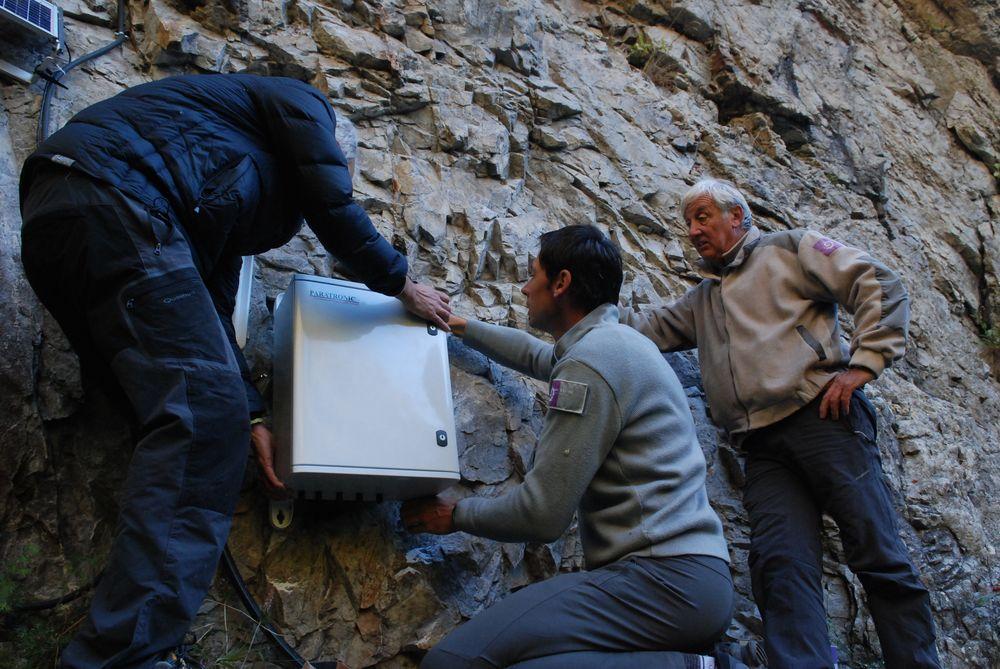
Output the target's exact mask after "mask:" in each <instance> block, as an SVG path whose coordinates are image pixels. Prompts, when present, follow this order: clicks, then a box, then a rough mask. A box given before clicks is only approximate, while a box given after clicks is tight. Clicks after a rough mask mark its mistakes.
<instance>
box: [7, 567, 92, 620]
mask: <svg viewBox="0 0 1000 669" xmlns="http://www.w3.org/2000/svg"><path fill="white" fill-rule="evenodd" d="M100 580H101V574H98V575H97V576H96V577H95V578H94V580H93V581H91V582H90V583H87V584H86V585H81V586H80V587H79V588H77V589H76V590H74V591H72V592H68V593H66V594H65V595H62V596H61V597H53V598H52V599H43V600H42V601H39V602H28V603H26V604H16V605H14V606H12V607H11V611H13V612H14V613H26V612H28V611H45V610H46V609H54V608H55V607H57V606H59V605H60V604H67V603H69V602H72V601H73V600H74V599H76V598H77V597H79V596H80V595H82V594H83V593H85V592H87V591H88V590H90V589H91V588H93V587H94V586H95V585H97V582H98V581H100Z"/></svg>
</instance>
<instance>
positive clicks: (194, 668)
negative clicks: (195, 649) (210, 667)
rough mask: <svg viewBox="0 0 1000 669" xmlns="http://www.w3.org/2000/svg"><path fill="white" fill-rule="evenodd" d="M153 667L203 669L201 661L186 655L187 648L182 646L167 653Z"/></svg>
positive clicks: (155, 668)
mask: <svg viewBox="0 0 1000 669" xmlns="http://www.w3.org/2000/svg"><path fill="white" fill-rule="evenodd" d="M153 669H203V666H202V664H201V662H199V661H197V660H195V659H194V658H191V657H188V649H187V648H186V647H184V646H181V647H179V648H176V649H174V650H172V651H170V652H169V653H167V654H166V655H165V656H164V657H163V658H162V659H161V660H160V661H158V662H157V663H156V664H154V665H153Z"/></svg>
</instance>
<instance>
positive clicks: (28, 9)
mask: <svg viewBox="0 0 1000 669" xmlns="http://www.w3.org/2000/svg"><path fill="white" fill-rule="evenodd" d="M58 15H59V10H58V8H57V7H56V6H55V5H53V4H51V3H48V2H45V1H44V0H0V18H4V19H10V20H13V21H14V22H15V23H18V24H20V25H22V26H24V27H26V28H29V29H31V30H34V31H36V32H41V33H44V34H45V35H46V36H48V37H50V38H53V39H57V40H58V39H59V22H58Z"/></svg>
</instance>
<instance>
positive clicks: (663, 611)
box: [402, 226, 743, 669]
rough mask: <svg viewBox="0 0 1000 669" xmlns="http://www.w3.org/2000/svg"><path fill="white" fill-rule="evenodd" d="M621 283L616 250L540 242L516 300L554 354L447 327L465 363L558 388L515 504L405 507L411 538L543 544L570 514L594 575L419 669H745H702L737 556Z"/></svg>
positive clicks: (468, 628)
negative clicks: (453, 535)
mask: <svg viewBox="0 0 1000 669" xmlns="http://www.w3.org/2000/svg"><path fill="white" fill-rule="evenodd" d="M621 283H622V265H621V258H620V256H619V254H618V250H617V249H616V248H615V247H614V246H613V245H612V244H611V242H610V241H609V240H608V238H607V237H606V236H604V234H602V233H601V232H600V231H599V230H597V229H596V228H594V227H592V226H570V227H566V228H562V229H560V230H556V231H554V232H549V233H546V234H544V235H542V236H541V249H540V251H539V255H538V258H537V259H536V260H535V261H534V265H533V276H532V277H531V279H530V281H529V282H528V283H527V284H526V285H525V286H524V288H523V289H522V292H523V293H524V294H525V295H526V296H527V302H528V319H529V322H530V324H531V325H532V326H533V327H535V328H537V329H539V330H543V331H545V332H547V333H549V334H551V335H552V337H553V338H554V339H555V341H556V343H555V345H554V346H553V345H551V344H547V343H545V342H542V341H541V340H539V339H536V338H534V337H532V336H530V335H528V334H526V333H524V332H521V331H518V330H514V329H511V328H506V327H500V326H496V325H488V324H485V323H480V322H476V321H468V322H467V321H465V319H462V318H459V317H453V318H452V319H451V321H450V322H449V325H450V326H451V328H452V331H453V333H455V334H457V335H459V336H462V337H464V339H465V341H466V343H467V344H469V345H470V346H471V347H473V348H475V349H477V350H479V351H482V352H483V353H485V354H486V355H488V356H490V357H491V358H493V359H494V360H496V361H498V362H499V363H501V364H503V365H505V366H507V367H510V368H512V369H515V370H517V371H520V372H522V373H524V374H528V375H530V376H533V377H535V378H538V379H544V380H547V381H548V382H549V399H548V411H547V414H546V416H545V425H544V427H543V429H542V433H541V436H540V438H539V441H538V446H537V449H536V452H535V462H534V465H533V467H532V468H531V470H530V471H529V472H528V473H527V475H526V476H525V479H524V482H523V483H521V484H520V485H518V486H517V487H516V488H514V489H513V490H510V491H509V492H507V493H506V494H504V495H501V496H499V497H469V498H465V499H462V500H460V501H458V502H457V503H456V502H454V501H450V500H448V499H445V498H442V497H437V498H430V499H424V500H418V501H415V502H408V503H406V504H404V506H403V511H402V517H403V522H404V525H405V526H406V527H407V529H409V530H410V531H411V532H434V533H438V534H445V533H449V532H454V531H459V530H461V531H465V532H469V533H472V534H476V535H479V536H483V537H488V538H491V539H496V540H498V541H544V542H549V541H555V540H556V539H557V538H559V537H560V536H561V535H562V533H563V532H564V531H565V530H566V528H567V527H569V525H570V522H571V521H572V519H573V515H574V513H576V514H578V518H579V527H580V538H581V541H582V544H583V551H584V557H585V559H586V563H587V568H588V569H589V571H586V572H579V573H568V574H561V575H559V576H556V577H554V578H551V579H549V580H547V581H544V582H541V583H536V584H533V585H531V586H528V587H526V588H524V589H522V590H520V591H518V592H516V593H515V594H512V595H510V596H508V597H507V598H506V599H504V600H503V601H501V602H500V603H498V604H496V605H495V606H493V607H491V608H489V609H487V610H486V611H484V612H482V613H480V614H479V615H477V616H476V617H475V618H473V619H472V620H470V621H469V622H468V623H466V624H465V625H463V626H461V627H459V628H458V629H457V630H455V631H454V632H452V633H451V634H449V635H448V636H447V637H446V638H445V639H444V640H443V641H442V642H441V643H440V644H438V645H437V646H436V647H435V648H434V649H433V650H431V652H430V653H429V654H428V655H427V656H426V658H425V659H424V662H423V664H422V665H421V666H422V667H424V668H425V669H436V668H445V667H446V668H448V669H457V668H462V667H469V668H471V667H476V668H488V667H518V669H543V668H544V669H552V668H558V667H573V668H574V669H583V668H586V667H601V668H602V669H613V668H615V667H622V668H624V667H651V668H653V667H664V668H666V669H672V668H676V669H688V668H692V667H714V666H719V667H720V668H723V667H741V666H743V665H742V664H739V663H737V662H736V661H735V660H732V659H731V658H728V657H726V656H721V655H720V656H719V657H717V658H712V657H702V656H699V655H695V654H694V653H698V652H703V651H705V650H707V649H711V647H712V645H713V643H714V642H715V641H716V640H717V639H718V637H719V636H720V635H721V634H722V633H723V632H724V631H725V629H726V628H727V626H728V625H729V621H730V618H731V615H732V605H733V585H732V580H731V578H730V574H729V568H728V561H729V558H728V551H727V549H726V543H725V540H724V539H723V536H722V525H721V523H720V521H719V518H718V516H716V514H715V512H714V511H713V510H712V508H711V507H710V506H709V504H708V496H707V494H706V492H705V459H704V456H703V455H702V452H701V448H700V447H699V445H698V439H697V437H696V435H695V428H694V423H693V421H692V418H691V413H690V411H689V409H688V404H687V398H686V396H685V394H684V391H683V389H682V388H681V386H680V383H679V382H678V380H677V377H676V376H675V375H674V372H673V370H672V369H671V368H670V366H669V365H668V364H667V363H666V362H665V361H664V359H663V357H662V356H661V355H660V353H659V351H657V349H656V347H655V346H654V345H652V344H651V343H650V342H649V340H647V339H646V338H644V337H642V336H641V335H639V334H638V333H636V332H635V331H634V330H632V329H630V328H627V327H625V326H622V325H619V323H618V309H617V307H616V306H615V303H617V301H618V292H619V290H620V288H621ZM671 651H672V652H671ZM716 662H718V664H716Z"/></svg>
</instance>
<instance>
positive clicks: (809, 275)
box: [622, 179, 940, 669]
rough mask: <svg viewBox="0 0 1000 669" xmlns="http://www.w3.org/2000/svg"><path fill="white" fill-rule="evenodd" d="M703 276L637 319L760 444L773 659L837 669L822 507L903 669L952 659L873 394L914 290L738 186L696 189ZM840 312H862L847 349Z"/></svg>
mask: <svg viewBox="0 0 1000 669" xmlns="http://www.w3.org/2000/svg"><path fill="white" fill-rule="evenodd" d="M681 211H682V213H683V216H684V220H685V221H686V223H687V225H688V236H689V238H690V239H691V242H692V244H694V246H695V248H696V249H697V251H698V254H699V255H700V256H701V263H700V265H701V267H700V269H701V273H702V276H703V277H704V279H703V281H702V282H701V283H699V284H698V285H697V286H695V287H693V288H691V289H690V290H689V291H687V293H685V294H684V295H683V296H682V297H680V298H679V299H677V300H675V301H674V302H671V303H670V304H667V305H665V306H661V307H657V308H653V309H649V310H646V311H645V312H644V313H633V312H626V313H624V315H623V316H622V320H623V321H624V322H626V323H628V324H629V325H631V326H632V327H634V328H636V329H637V330H639V331H640V332H642V333H644V334H645V335H647V336H648V337H650V338H651V339H652V340H653V341H654V342H655V343H656V344H657V345H658V346H659V348H660V350H662V351H677V350H682V349H690V348H697V349H698V354H699V360H700V364H701V373H702V380H703V382H704V386H705V393H706V395H707V397H708V404H709V407H710V410H711V415H712V419H713V420H714V421H715V422H717V423H718V424H719V425H720V426H722V427H723V428H725V429H726V430H727V431H728V432H729V434H730V435H731V438H732V439H733V441H734V443H737V444H740V445H742V448H743V449H744V451H745V452H746V456H747V464H746V467H747V469H746V475H747V481H746V487H745V489H744V503H745V505H746V508H747V511H748V513H749V515H750V527H751V548H750V571H751V578H752V582H753V591H754V598H755V599H756V600H757V605H758V606H759V607H760V611H761V615H762V616H763V619H764V636H765V642H766V646H767V654H768V660H769V666H771V667H778V668H783V667H794V668H796V669H803V668H805V667H831V666H833V663H834V658H833V656H832V652H831V648H830V640H829V635H828V632H827V624H826V614H825V610H824V606H823V587H822V582H821V577H822V546H821V542H820V527H821V522H820V516H821V514H822V513H824V512H825V513H828V514H830V516H832V517H833V519H834V521H835V522H836V523H837V526H838V527H839V528H840V536H841V541H842V542H843V545H844V552H845V555H846V557H847V564H848V566H849V567H850V568H851V570H852V571H853V572H854V573H855V574H857V576H858V578H859V579H860V581H861V583H862V585H863V586H864V588H865V592H866V594H867V596H868V607H869V609H870V611H871V614H872V617H873V618H874V620H875V626H876V629H877V630H878V635H879V640H880V642H881V645H882V653H883V657H884V659H885V663H886V666H887V667H890V668H892V667H907V668H908V669H913V668H916V667H938V666H940V664H939V660H938V656H937V651H936V649H935V645H934V623H933V620H932V619H931V613H930V606H929V597H928V593H927V589H926V588H925V587H924V586H923V584H922V583H921V582H920V579H919V577H918V575H917V572H916V570H915V569H914V567H913V564H912V562H911V561H910V559H909V556H908V555H907V551H906V547H905V546H904V544H903V542H902V541H901V540H900V537H899V532H898V528H897V524H896V514H895V511H894V509H893V507H892V502H891V499H890V493H889V489H888V486H887V485H886V482H885V479H884V477H883V474H882V467H881V461H880V458H879V451H878V447H877V445H876V442H875V437H876V415H875V411H874V410H873V409H872V407H871V405H870V404H869V403H868V400H867V398H866V397H865V395H864V393H863V392H862V390H861V388H862V386H864V385H865V384H866V383H868V382H869V381H872V380H874V379H875V378H876V377H877V376H878V375H879V374H880V373H881V372H882V370H883V369H885V368H886V367H888V366H889V365H890V364H891V363H892V361H893V360H896V359H897V358H899V357H900V356H901V355H902V354H903V350H904V345H905V342H906V330H907V324H908V320H909V298H908V297H907V294H906V291H905V289H904V288H903V285H902V284H901V282H900V280H899V277H898V276H896V274H895V273H893V272H892V271H891V270H889V269H888V268H887V267H886V266H885V265H883V264H882V263H880V262H878V261H877V260H875V259H874V258H872V257H871V256H870V255H868V254H867V253H866V252H864V251H861V250H859V249H855V248H851V247H849V246H845V245H844V244H842V243H840V242H838V241H835V240H833V239H830V238H828V237H826V236H824V235H822V234H820V233H818V232H813V231H810V230H804V229H797V230H788V231H781V232H775V233H766V234H765V233H762V232H761V231H760V230H759V229H758V228H757V227H756V226H754V225H753V223H752V216H751V212H750V207H749V206H748V205H747V202H746V199H745V198H744V197H743V195H742V194H741V193H740V191H739V190H737V189H736V188H735V187H734V186H733V185H732V184H731V183H729V182H726V181H721V180H718V179H705V180H702V181H699V182H698V183H697V184H695V185H694V186H693V187H692V188H691V189H690V190H689V191H688V192H687V193H686V194H685V195H684V197H683V198H682V200H681ZM838 305H839V306H843V307H844V308H845V309H846V310H847V311H848V312H849V313H851V314H853V316H854V325H855V327H854V333H853V335H852V337H851V339H850V345H849V346H848V345H847V342H846V340H845V337H844V336H843V334H842V332H841V328H840V324H839V322H838V320H837V311H838Z"/></svg>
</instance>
